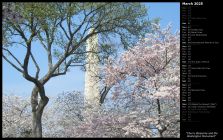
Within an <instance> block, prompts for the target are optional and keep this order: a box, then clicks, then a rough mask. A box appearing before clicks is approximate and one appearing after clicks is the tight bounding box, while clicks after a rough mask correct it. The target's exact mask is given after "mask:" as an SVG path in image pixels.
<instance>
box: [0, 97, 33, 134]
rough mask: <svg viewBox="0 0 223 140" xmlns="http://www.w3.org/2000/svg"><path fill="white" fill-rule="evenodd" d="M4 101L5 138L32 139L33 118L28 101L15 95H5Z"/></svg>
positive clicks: (3, 129)
mask: <svg viewBox="0 0 223 140" xmlns="http://www.w3.org/2000/svg"><path fill="white" fill-rule="evenodd" d="M2 101H3V103H2V105H3V108H2V132H3V137H30V136H31V133H32V128H31V124H32V123H31V119H32V117H31V107H30V103H29V101H28V99H23V98H21V97H19V96H15V95H3V100H2Z"/></svg>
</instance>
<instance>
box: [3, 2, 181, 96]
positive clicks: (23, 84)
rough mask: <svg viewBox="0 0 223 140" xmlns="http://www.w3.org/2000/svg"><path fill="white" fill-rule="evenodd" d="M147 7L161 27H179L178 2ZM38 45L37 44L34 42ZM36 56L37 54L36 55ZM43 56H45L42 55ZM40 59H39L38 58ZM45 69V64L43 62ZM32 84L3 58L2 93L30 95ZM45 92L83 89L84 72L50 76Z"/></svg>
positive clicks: (147, 4)
mask: <svg viewBox="0 0 223 140" xmlns="http://www.w3.org/2000/svg"><path fill="white" fill-rule="evenodd" d="M145 4H146V6H147V7H148V8H149V12H148V13H149V14H148V16H149V18H150V19H153V18H157V17H160V18H161V21H160V25H161V27H165V26H166V25H167V24H168V23H170V22H171V23H172V25H173V32H175V31H176V30H179V29H180V4H179V3H174V2H169V3H164V2H161V3H158V2H153V3H145ZM36 45H38V44H36ZM34 49H36V50H37V51H38V54H37V55H39V56H41V55H43V53H41V50H38V48H34ZM19 53H21V49H20V48H16V54H17V55H18V56H19V55H20V54H19ZM37 57H38V56H37ZM43 57H45V56H43ZM38 61H41V60H38ZM44 66H45V68H44V69H47V64H46V63H45V64H44ZM32 88H33V84H32V83H30V82H28V81H26V80H25V79H24V78H23V77H22V75H21V74H20V73H19V72H18V71H16V70H15V69H14V68H13V67H11V66H10V65H9V64H8V63H6V62H5V61H4V60H3V94H11V93H13V94H16V95H19V96H30V93H31V91H32ZM45 90H46V94H47V95H48V96H55V95H57V94H58V93H62V92H63V91H73V90H79V91H84V72H82V71H81V70H80V69H79V68H72V69H71V71H70V72H68V73H67V74H66V75H65V76H59V77H55V78H52V79H51V80H50V81H49V82H48V83H47V84H46V86H45Z"/></svg>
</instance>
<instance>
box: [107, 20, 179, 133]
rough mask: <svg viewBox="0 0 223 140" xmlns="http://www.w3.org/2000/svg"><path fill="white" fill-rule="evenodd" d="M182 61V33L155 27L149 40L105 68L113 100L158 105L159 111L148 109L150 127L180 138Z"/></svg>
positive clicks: (109, 62) (140, 43)
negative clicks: (144, 100) (143, 100)
mask: <svg viewBox="0 0 223 140" xmlns="http://www.w3.org/2000/svg"><path fill="white" fill-rule="evenodd" d="M179 60H180V42H179V32H177V33H176V34H173V33H172V32H171V25H168V26H167V27H166V28H165V29H161V28H160V26H159V25H157V24H154V25H153V30H152V32H151V33H149V34H147V35H146V38H143V39H141V40H140V41H139V43H138V44H137V45H136V46H135V47H133V48H131V49H130V50H128V51H126V52H124V53H123V54H122V55H121V56H120V58H119V59H118V60H112V59H109V60H108V63H107V64H106V65H105V67H104V68H103V71H104V75H105V79H104V83H105V84H106V85H108V86H110V87H112V89H111V93H112V95H113V99H114V100H117V99H118V98H119V96H123V95H124V97H128V98H130V104H132V103H135V102H137V101H141V100H142V99H143V98H145V99H147V100H148V104H147V106H151V105H153V106H155V108H156V111H154V110H151V112H150V110H149V112H150V114H151V115H150V121H151V122H150V126H151V129H156V131H157V132H158V134H159V136H160V137H164V136H167V137H168V136H175V137H176V136H179V114H180V110H179V106H180V100H179V97H180V61H179ZM122 100H123V99H122ZM122 102H123V101H122ZM137 109H140V108H138V107H137V106H135V110H137ZM129 128H131V127H130V126H129Z"/></svg>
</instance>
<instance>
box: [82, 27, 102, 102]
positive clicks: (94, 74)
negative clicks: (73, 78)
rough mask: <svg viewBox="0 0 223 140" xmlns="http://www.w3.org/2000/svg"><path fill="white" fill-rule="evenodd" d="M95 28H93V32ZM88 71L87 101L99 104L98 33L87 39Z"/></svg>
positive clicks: (86, 76) (86, 74)
mask: <svg viewBox="0 0 223 140" xmlns="http://www.w3.org/2000/svg"><path fill="white" fill-rule="evenodd" d="M93 30H94V28H91V29H90V31H89V33H91V32H92V31H93ZM86 51H87V52H88V53H87V57H86V63H87V64H86V72H85V91H84V92H85V101H87V103H89V104H90V105H93V106H95V105H99V99H100V93H99V77H98V72H99V59H98V56H97V54H96V53H95V52H97V51H98V35H93V36H92V37H90V38H89V39H88V40H87V46H86Z"/></svg>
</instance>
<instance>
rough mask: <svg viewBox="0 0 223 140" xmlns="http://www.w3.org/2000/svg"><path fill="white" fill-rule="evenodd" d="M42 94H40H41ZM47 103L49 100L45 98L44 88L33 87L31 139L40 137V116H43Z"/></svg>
mask: <svg viewBox="0 0 223 140" xmlns="http://www.w3.org/2000/svg"><path fill="white" fill-rule="evenodd" d="M41 92H42V93H41ZM38 93H40V95H44V96H40V97H41V98H40V101H39V103H38ZM48 101H49V98H48V97H47V96H45V90H44V86H41V87H39V88H38V87H36V86H35V87H34V88H33V91H32V97H31V106H32V124H33V128H32V136H33V137H42V123H41V122H42V121H41V120H42V114H43V109H44V108H45V106H46V105H47V103H48Z"/></svg>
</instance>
